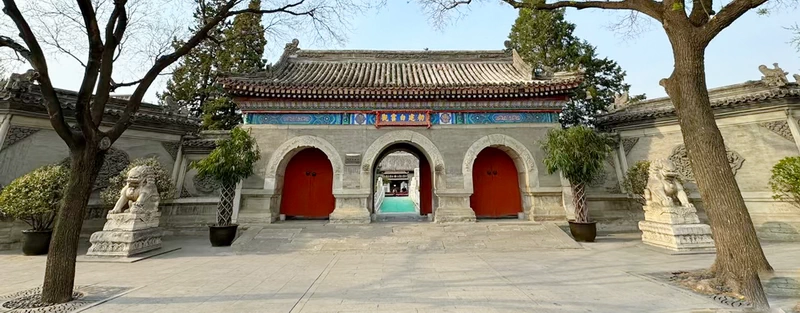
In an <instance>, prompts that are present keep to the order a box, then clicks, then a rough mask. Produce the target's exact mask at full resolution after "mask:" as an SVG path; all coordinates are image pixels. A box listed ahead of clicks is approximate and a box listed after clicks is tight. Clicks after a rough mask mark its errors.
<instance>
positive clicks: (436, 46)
mask: <svg viewBox="0 0 800 313" xmlns="http://www.w3.org/2000/svg"><path fill="white" fill-rule="evenodd" d="M388 2H389V3H388V4H387V6H386V7H384V8H382V9H381V10H379V11H377V12H375V13H372V14H370V16H364V17H361V18H358V19H356V20H354V22H353V29H352V31H351V32H350V33H349V34H348V37H349V40H348V41H347V43H346V44H344V45H335V44H333V45H331V44H328V45H323V44H319V45H315V44H314V43H312V42H310V41H309V40H307V39H305V38H303V37H302V36H299V38H300V48H306V49H341V48H343V49H379V50H382V49H389V50H421V49H424V48H429V49H431V50H462V49H463V50H484V49H490V50H491V49H502V48H503V42H504V41H505V40H506V39H507V37H508V33H509V30H510V29H511V25H512V24H513V23H514V20H515V19H516V17H517V11H516V10H514V9H513V8H511V7H510V6H508V5H503V4H499V3H497V2H495V1H483V2H480V1H479V2H478V3H477V4H473V5H471V6H470V7H469V8H468V9H467V7H464V8H465V9H466V10H464V9H462V10H461V13H462V14H461V15H460V18H459V19H458V20H454V21H452V22H451V23H448V25H447V26H445V27H442V28H439V29H437V28H436V27H434V26H433V25H432V24H431V23H430V22H429V20H428V18H427V16H426V15H425V14H424V13H423V12H422V11H421V8H420V6H419V5H417V4H416V3H415V2H414V1H402V0H389V1H388ZM798 11H799V10H785V11H783V12H774V11H773V12H771V13H770V15H769V16H760V15H757V14H755V13H754V12H750V13H748V14H746V15H745V16H743V17H741V18H740V19H739V20H738V21H736V22H735V23H734V24H733V25H732V26H731V27H729V28H728V29H726V30H725V31H723V33H722V34H720V35H719V36H718V37H717V38H716V39H715V40H714V41H713V42H712V43H711V45H710V47H709V48H708V50H707V53H706V66H707V75H708V85H709V88H713V87H719V86H724V85H730V84H736V83H741V82H744V81H746V80H756V79H759V78H760V77H761V73H760V72H759V71H758V65H760V64H768V65H770V66H771V64H772V63H775V62H778V63H779V64H780V66H781V67H782V68H783V69H784V70H785V71H787V72H789V73H790V74H794V73H800V52H797V51H796V50H795V49H794V48H793V47H792V46H791V45H789V44H788V42H789V40H791V36H792V34H791V32H789V31H788V30H785V29H784V28H783V27H786V26H790V25H794V24H795V23H800V18H798V16H800V12H798ZM623 14H624V13H622V12H619V13H617V12H609V11H602V10H591V9H587V10H582V11H577V10H570V11H568V12H567V19H568V20H569V21H571V22H573V23H575V24H577V28H576V34H577V35H578V36H579V37H581V38H583V39H586V40H588V41H589V42H591V43H592V44H593V45H595V46H597V47H598V54H599V55H600V56H603V57H609V58H611V59H614V60H616V61H617V62H618V63H619V64H620V65H621V66H622V68H623V69H624V70H625V71H626V72H627V73H628V77H627V81H628V83H629V84H630V85H631V86H632V94H638V93H646V94H647V96H648V97H649V98H653V97H661V96H665V95H666V94H665V92H664V90H663V88H661V87H660V86H659V85H658V81H659V80H660V79H661V78H664V77H667V76H669V75H670V73H671V71H672V66H673V60H672V51H671V48H670V45H669V42H668V41H667V37H666V35H665V34H664V30H663V29H661V28H660V26H659V25H657V24H656V23H655V22H653V23H649V24H650V26H649V27H647V28H648V29H649V30H648V31H646V32H644V33H641V34H639V35H638V36H636V37H634V38H625V36H623V35H621V34H619V33H617V32H614V31H612V30H610V26H611V25H613V24H614V23H615V22H618V21H619V20H620V19H621V18H622V17H624V15H623ZM273 41H274V40H273ZM283 41H285V40H282V41H281V42H273V43H271V44H270V49H269V51H268V53H267V54H268V55H267V56H268V59H269V61H271V62H272V61H274V60H276V59H277V58H278V57H279V56H280V53H281V52H282V49H283V46H284V44H285V42H283ZM790 77H791V75H790Z"/></svg>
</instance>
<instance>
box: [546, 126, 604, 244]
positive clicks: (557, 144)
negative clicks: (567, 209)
mask: <svg viewBox="0 0 800 313" xmlns="http://www.w3.org/2000/svg"><path fill="white" fill-rule="evenodd" d="M611 144H612V141H611V139H610V138H608V137H607V136H605V135H602V134H599V133H597V132H595V131H594V130H593V129H591V128H588V127H586V126H574V127H570V128H567V129H553V130H550V132H548V133H547V138H546V140H545V141H544V142H543V143H542V149H543V150H544V152H545V158H544V165H545V166H546V167H547V172H548V173H549V174H553V173H555V172H556V171H561V173H562V175H564V178H566V179H567V180H568V181H569V183H570V187H571V188H572V195H573V198H572V204H573V205H574V206H575V219H574V220H570V221H569V230H570V233H572V237H573V238H575V240H577V241H584V242H593V241H594V239H595V237H596V236H597V225H596V222H594V221H591V220H589V211H588V208H587V206H586V183H587V182H591V181H593V180H594V179H595V178H597V176H598V175H600V174H602V173H603V171H604V170H605V168H604V166H603V163H604V161H605V159H606V157H607V156H608V153H609V152H611V150H612V147H611Z"/></svg>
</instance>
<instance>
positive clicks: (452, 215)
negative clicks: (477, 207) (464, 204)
mask: <svg viewBox="0 0 800 313" xmlns="http://www.w3.org/2000/svg"><path fill="white" fill-rule="evenodd" d="M433 221H434V222H435V223H475V222H476V221H477V219H476V218H475V211H473V210H472V208H437V209H436V211H434V214H433Z"/></svg>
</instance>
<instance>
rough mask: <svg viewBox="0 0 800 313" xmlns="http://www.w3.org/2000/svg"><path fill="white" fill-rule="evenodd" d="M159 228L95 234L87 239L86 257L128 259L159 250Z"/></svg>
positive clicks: (160, 232) (105, 231)
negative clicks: (89, 243)
mask: <svg viewBox="0 0 800 313" xmlns="http://www.w3.org/2000/svg"><path fill="white" fill-rule="evenodd" d="M161 235H162V231H161V228H158V227H154V228H148V229H142V230H134V231H117V230H113V231H109V230H103V231H99V232H95V233H94V234H92V237H91V238H90V239H89V242H91V243H92V246H91V247H89V251H88V252H87V253H86V255H87V256H105V257H129V256H132V255H136V254H139V253H144V252H147V251H152V250H155V249H159V248H161Z"/></svg>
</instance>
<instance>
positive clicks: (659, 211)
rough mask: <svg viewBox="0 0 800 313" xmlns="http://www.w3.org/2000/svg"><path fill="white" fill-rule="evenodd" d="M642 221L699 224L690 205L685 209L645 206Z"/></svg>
mask: <svg viewBox="0 0 800 313" xmlns="http://www.w3.org/2000/svg"><path fill="white" fill-rule="evenodd" d="M644 220H645V221H651V222H658V223H665V224H700V218H698V217H697V209H695V208H694V206H691V205H690V206H685V207H678V206H674V207H665V206H658V205H645V206H644Z"/></svg>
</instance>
